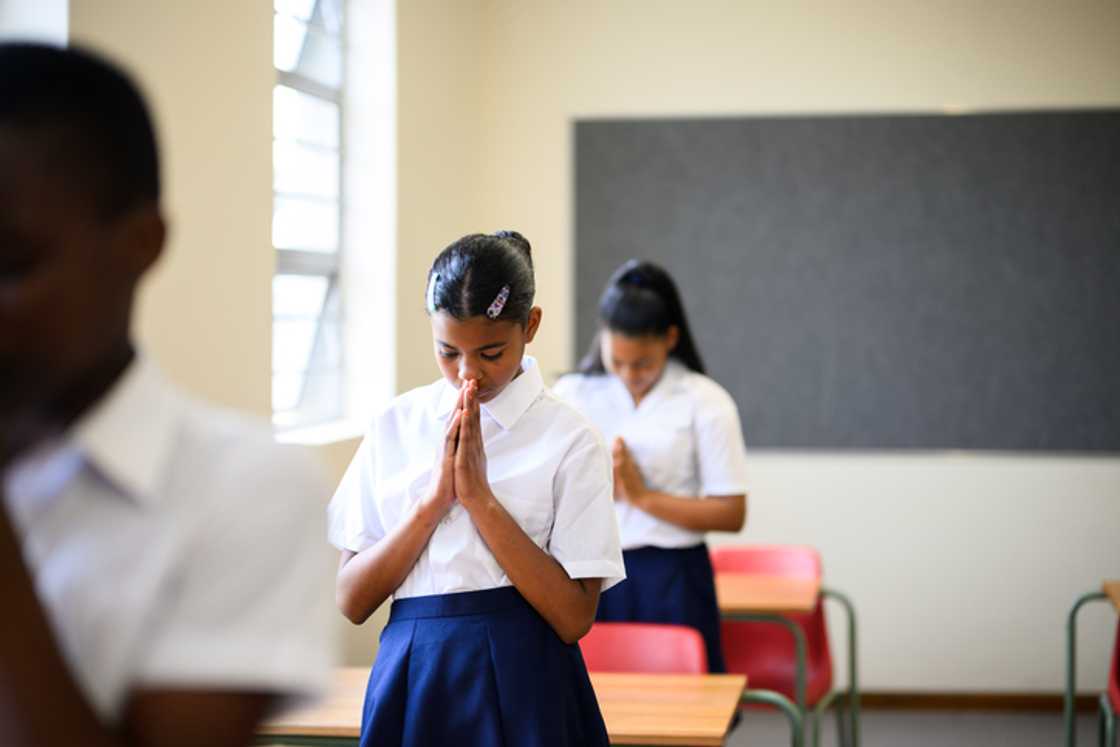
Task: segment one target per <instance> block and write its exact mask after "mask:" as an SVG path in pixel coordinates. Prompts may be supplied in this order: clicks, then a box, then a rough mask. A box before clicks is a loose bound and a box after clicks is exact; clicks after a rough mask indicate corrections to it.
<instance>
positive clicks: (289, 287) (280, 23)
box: [272, 0, 346, 429]
mask: <svg viewBox="0 0 1120 747" xmlns="http://www.w3.org/2000/svg"><path fill="white" fill-rule="evenodd" d="M273 8H274V11H275V13H274V16H273V24H274V26H273V34H274V36H273V64H274V65H275V67H276V85H275V87H274V88H273V93H272V123H273V124H272V134H273V139H272V168H273V184H272V188H273V207H272V245H273V247H274V248H275V250H276V275H275V276H274V277H273V281H272V412H273V423H274V424H275V426H276V427H277V428H279V429H288V428H293V427H300V426H310V425H316V424H320V423H325V422H329V421H333V420H339V419H341V418H342V417H344V409H345V390H346V381H345V367H344V363H345V356H344V345H343V340H344V334H343V333H344V329H343V325H344V323H345V318H346V317H345V314H344V313H343V308H344V306H343V298H342V288H343V283H342V282H341V277H340V269H341V266H342V256H343V252H342V247H343V236H342V233H343V231H342V226H343V209H344V206H345V194H344V193H343V187H342V185H343V178H342V177H343V153H344V138H343V133H344V126H343V103H344V91H343V85H344V78H345V75H344V69H345V66H344V61H345V54H344V52H345V50H344V41H343V40H344V35H343V0H274V4H273Z"/></svg>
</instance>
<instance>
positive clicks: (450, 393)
mask: <svg viewBox="0 0 1120 747" xmlns="http://www.w3.org/2000/svg"><path fill="white" fill-rule="evenodd" d="M543 390H544V379H543V378H542V377H541V370H540V366H538V365H537V361H536V359H535V358H533V357H532V356H530V355H526V356H525V357H524V358H522V359H521V374H520V375H519V376H517V377H515V378H514V380H513V381H511V382H510V383H508V384H506V388H505V389H503V390H502V391H501V393H499V394H498V396H497V397H495V398H494V399H492V400H490V401H489V402H485V403H483V405H482V412H483V413H484V414H485V415H487V416H489V417H490V418H491V419H492V420H494V421H495V422H496V423H497V424H498V425H500V426H501V427H502V428H503V429H504V430H507V431H508V430H509V429H511V428H513V426H515V425H517V421H518V420H520V419H521V416H522V415H524V414H525V411H526V410H528V409H529V406H530V405H531V404H533V402H535V401H536V399H537V397H538V396H540V393H541V391H543ZM458 397H459V390H458V389H456V388H455V387H453V386H451V385H450V384H447V383H445V384H444V386H443V389H442V391H441V392H440V399H439V405H438V407H437V408H436V415H437V416H438V417H440V418H446V417H447V416H448V415H450V414H451V411H452V410H453V409H455V401H456V400H457V399H458Z"/></svg>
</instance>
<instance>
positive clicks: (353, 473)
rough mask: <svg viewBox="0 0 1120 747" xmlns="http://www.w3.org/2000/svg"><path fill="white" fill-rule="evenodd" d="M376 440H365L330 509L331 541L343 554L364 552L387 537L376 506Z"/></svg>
mask: <svg viewBox="0 0 1120 747" xmlns="http://www.w3.org/2000/svg"><path fill="white" fill-rule="evenodd" d="M373 443H374V440H373V438H372V436H368V435H367V436H366V437H365V438H364V439H362V443H361V446H359V447H358V451H357V453H356V454H354V459H353V460H352V461H351V462H350V466H349V467H347V468H346V473H345V474H344V475H343V476H342V482H340V483H339V484H338V489H337V490H335V493H334V497H333V498H331V502H330V505H328V506H327V539H328V540H329V541H330V543H331V544H332V545H334V546H335V547H337V548H338V549H339V550H350V551H351V552H361V551H362V550H364V549H366V548H367V547H370V546H371V545H373V544H375V543H377V542H378V541H379V540H380V539H381V538H382V537H384V536H385V529H384V527H382V525H381V518H380V515H379V514H378V512H377V508H376V506H375V505H374V502H373V486H374V472H373V469H374V446H373Z"/></svg>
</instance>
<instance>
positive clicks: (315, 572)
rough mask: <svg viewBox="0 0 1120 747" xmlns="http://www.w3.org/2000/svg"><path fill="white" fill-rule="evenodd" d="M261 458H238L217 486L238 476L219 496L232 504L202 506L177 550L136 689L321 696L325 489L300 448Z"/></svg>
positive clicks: (324, 679)
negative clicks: (175, 564) (178, 555)
mask: <svg viewBox="0 0 1120 747" xmlns="http://www.w3.org/2000/svg"><path fill="white" fill-rule="evenodd" d="M261 456H262V455H260V454H258V455H257V457H258V458H256V459H254V458H252V457H248V458H245V456H244V455H238V457H237V461H239V462H240V466H239V468H237V469H236V470H233V471H230V472H227V473H226V474H224V475H223V476H222V477H223V479H222V480H221V481H220V482H222V483H224V484H226V485H227V486H228V485H230V478H231V477H235V478H238V479H237V482H235V483H233V485H235V486H236V487H235V489H233V490H229V491H228V492H229V493H231V494H235V495H236V498H233V499H232V500H231V498H232V496H231V495H230V494H223V495H221V496H220V497H221V501H220V502H219V501H217V500H216V499H211V500H212V501H213V503H214V505H213V506H211V507H210V508H209V510H207V511H206V513H205V514H204V518H203V520H202V521H201V522H200V523H199V524H198V525H197V526H195V527H193V528H192V533H191V535H190V537H189V539H188V541H187V542H186V543H185V544H184V545H183V546H182V547H179V548H177V551H178V552H180V553H181V559H180V560H179V561H178V563H179V567H178V568H177V569H176V571H175V572H174V574H173V576H172V577H171V578H170V579H168V583H167V584H166V586H167V589H166V591H165V593H164V598H163V603H162V607H161V609H160V610H159V615H158V618H157V619H155V620H153V621H152V623H151V629H150V631H149V633H148V638H147V639H146V642H145V645H144V646H143V648H142V649H141V650H140V651H139V652H138V655H137V656H136V661H137V670H138V671H137V672H136V676H135V677H134V678H133V682H134V686H137V687H144V688H160V687H167V686H173V687H183V686H189V687H196V688H197V687H205V688H214V687H220V688H222V689H226V690H229V689H237V690H242V691H246V692H267V693H274V694H279V695H285V696H296V697H304V696H315V695H322V694H323V693H324V692H325V690H326V687H327V685H328V682H329V676H330V671H331V667H332V666H333V665H334V660H333V659H334V635H333V634H334V632H335V631H336V625H335V615H336V613H335V610H334V604H333V584H332V583H331V578H332V572H333V566H334V558H333V557H332V554H331V553H330V551H329V549H328V547H327V545H326V543H324V542H323V532H324V530H325V526H324V524H325V521H324V516H323V508H322V506H323V499H324V497H325V496H326V495H327V494H328V493H329V490H330V488H329V486H328V484H327V482H326V481H325V479H323V475H322V473H321V472H320V471H319V468H318V464H317V463H316V462H314V461H313V460H312V459H311V457H310V455H309V454H307V453H306V452H304V451H303V450H302V449H300V448H299V447H275V446H273V447H272V448H271V449H269V450H267V453H266V455H265V456H268V458H265V459H262V458H260V457H261ZM230 461H234V459H231V460H230ZM214 486H215V487H217V486H218V484H217V482H215V483H214ZM200 490H201V489H200ZM208 497H209V496H208ZM229 504H233V505H229ZM122 593H126V592H124V591H122Z"/></svg>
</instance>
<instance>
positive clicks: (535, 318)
mask: <svg viewBox="0 0 1120 747" xmlns="http://www.w3.org/2000/svg"><path fill="white" fill-rule="evenodd" d="M540 326H541V307H540V306H534V307H533V308H531V309H529V320H528V321H527V322H525V344H526V345H528V344H529V343H530V342H532V341H533V338H534V337H536V336H537V330H538V329H540Z"/></svg>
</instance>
